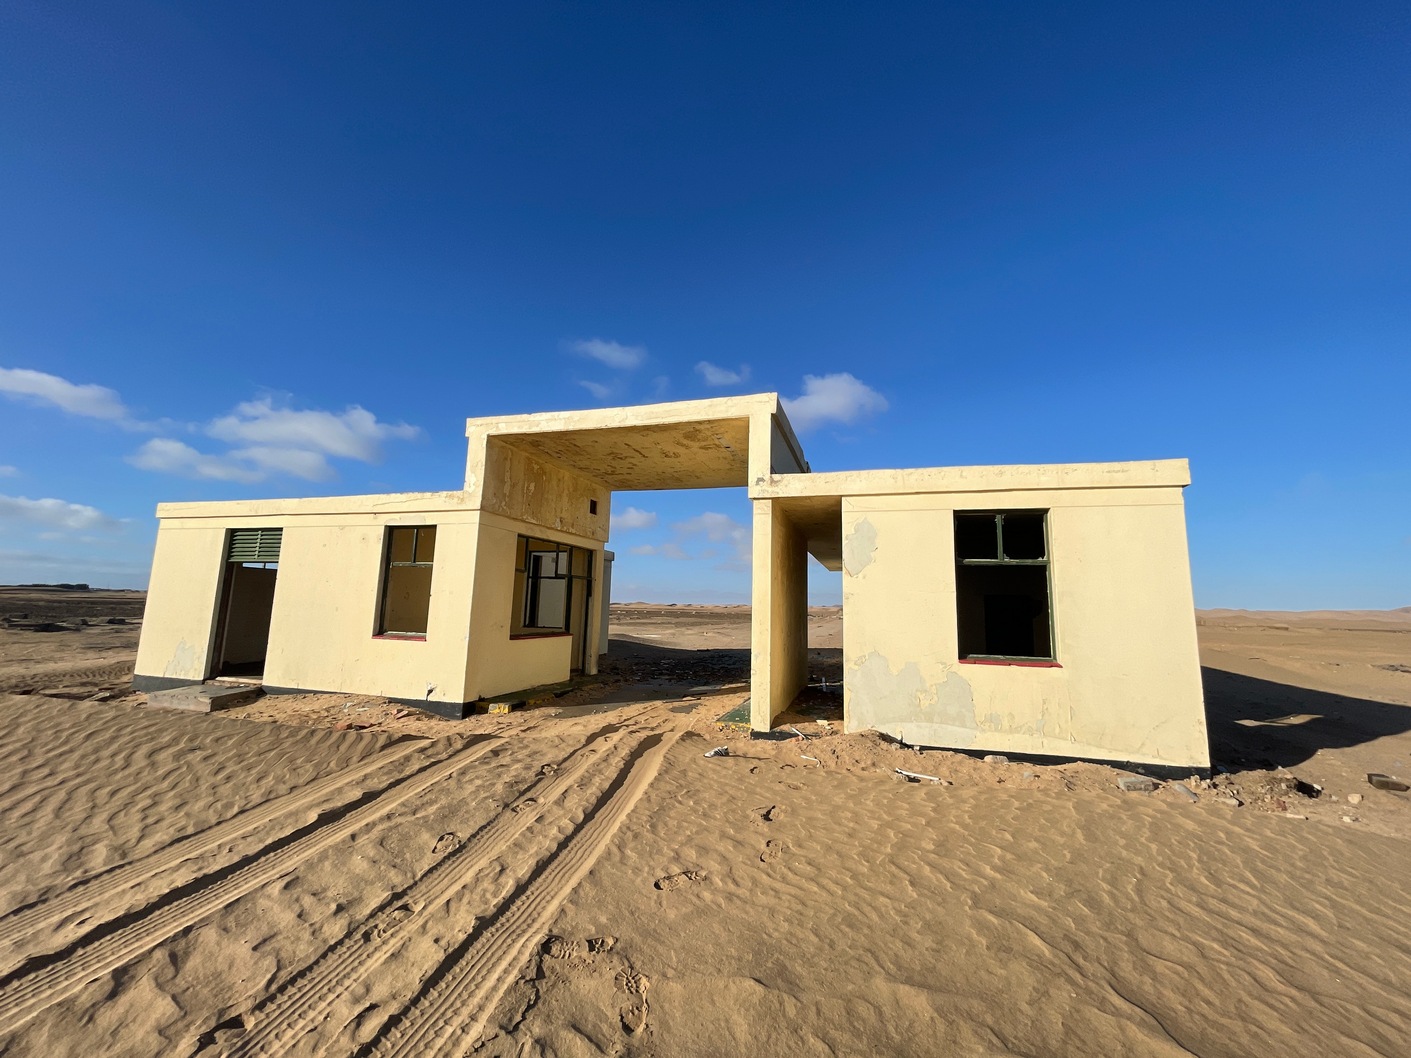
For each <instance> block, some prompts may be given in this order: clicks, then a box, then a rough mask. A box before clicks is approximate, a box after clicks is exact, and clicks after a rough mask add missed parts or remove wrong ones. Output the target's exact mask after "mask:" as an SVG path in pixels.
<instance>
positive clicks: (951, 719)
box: [845, 651, 978, 747]
mask: <svg viewBox="0 0 1411 1058" xmlns="http://www.w3.org/2000/svg"><path fill="white" fill-rule="evenodd" d="M845 679H846V682H847V692H848V711H849V713H850V714H851V715H852V716H854V717H858V718H865V726H867V727H875V728H877V729H879V730H890V729H892V728H893V727H895V726H896V725H906V726H907V727H908V728H912V727H915V726H917V725H921V726H924V727H926V728H928V729H931V730H935V731H938V732H939V731H940V730H941V729H944V732H945V738H946V739H947V742H946V744H948V745H953V746H957V747H964V746H968V745H970V743H971V742H973V741H974V739H975V735H976V732H977V729H978V725H977V724H976V721H975V695H974V692H973V691H972V690H971V687H970V682H969V681H968V680H967V679H966V678H965V677H964V676H962V675H961V674H960V673H959V672H956V671H955V670H953V669H952V670H950V671H948V672H947V673H946V675H945V679H943V680H941V681H940V682H939V683H928V682H927V681H926V678H925V677H924V676H922V675H921V669H920V668H919V667H918V666H917V664H916V662H914V661H908V662H907V663H906V664H905V665H903V666H902V667H901V668H900V669H899V670H897V671H896V672H893V671H892V666H891V663H890V662H889V661H888V660H887V659H886V658H885V657H883V656H882V655H881V654H879V653H877V652H876V651H873V652H872V653H870V654H868V655H866V656H865V657H864V658H863V659H862V661H861V662H859V663H858V664H857V665H856V666H855V667H853V668H851V669H849V670H848V672H847V673H846V676H845Z"/></svg>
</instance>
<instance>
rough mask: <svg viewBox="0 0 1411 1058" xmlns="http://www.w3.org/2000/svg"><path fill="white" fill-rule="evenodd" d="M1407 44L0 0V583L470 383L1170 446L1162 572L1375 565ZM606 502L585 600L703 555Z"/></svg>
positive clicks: (1285, 33)
mask: <svg viewBox="0 0 1411 1058" xmlns="http://www.w3.org/2000/svg"><path fill="white" fill-rule="evenodd" d="M1408 44H1411V11H1409V10H1408V9H1407V8H1406V6H1405V4H1404V3H1400V4H1393V3H1388V4H1376V3H1362V4H1344V5H1332V4H1325V3H1317V4H1313V3H1289V2H1281V3H1271V4H1255V3H1248V4H1235V5H1231V4H1205V3H1183V4H1130V3H1124V4H1096V3H1094V4H1081V3H1074V4H1064V5H1054V4H1037V3H1035V4H1020V3H1009V4H1006V3H993V2H992V3H984V4H980V3H976V4H944V3H926V4H914V5H908V4H887V3H879V4H867V5H862V4H849V5H843V4H826V3H820V4H787V5H785V4H768V3H764V4H753V3H752V4H738V5H717V4H656V5H641V4H633V5H628V4H568V3H554V4H545V3H533V2H527V3H518V4H498V5H480V4H446V5H436V4H420V5H386V4H357V3H338V4H327V5H317V4H302V5H289V4H263V3H248V4H228V5H218V4H184V5H178V4H170V5H161V4H149V3H142V2H140V0H130V2H126V3H123V4H105V3H84V4H81V5H80V4H66V3H62V2H55V3H43V4H41V3H38V2H33V0H18V2H12V3H8V4H6V5H4V7H3V8H0V582H13V581H17V580H20V581H31V580H87V581H91V582H93V583H97V584H105V585H114V586H141V585H143V584H144V583H145V578H146V570H147V566H148V563H149V561H150V555H151V547H152V541H153V538H154V534H155V523H154V520H153V517H152V510H153V507H154V505H155V504H156V503H157V502H158V501H159V500H166V499H224V498H239V497H258V496H297V495H317V494H339V493H362V492H379V491H398V490H412V489H439V488H452V487H457V486H458V485H459V483H460V481H461V477H462V472H463V464H464V445H465V442H464V436H463V420H464V419H465V418H466V417H467V416H474V415H493V414H500V413H513V412H524V411H536V410H549V409H557V408H575V407H591V406H594V405H598V404H619V403H621V404H631V403H642V402H649V401H651V400H654V399H687V398H693V397H704V396H711V395H719V394H725V393H733V392H751V391H757V390H777V391H779V392H780V393H781V394H783V395H784V396H785V397H786V398H788V399H790V400H798V399H800V398H802V399H803V401H804V403H803V404H802V405H797V404H796V405H794V407H795V409H796V425H798V426H799V427H800V433H801V435H802V439H803V441H804V445H805V448H806V450H807V452H808V455H809V458H810V460H811V462H812V463H813V466H814V467H815V468H816V469H820V470H827V469H848V468H856V467H873V466H935V465H953V464H974V463H1039V462H1062V461H1083V460H1109V459H1140V458H1157V457H1171V456H1185V457H1188V458H1190V460H1191V463H1192V472H1193V476H1194V485H1193V486H1192V487H1191V488H1190V489H1189V490H1188V491H1187V493H1186V500H1187V505H1188V518H1189V529H1190V539H1191V556H1192V563H1193V573H1194V578H1195V586H1196V599H1197V603H1198V604H1199V605H1202V606H1243V607H1270V608H1273V607H1279V608H1321V607H1392V606H1405V605H1411V460H1408V454H1411V452H1409V450H1411V430H1408V421H1411V417H1409V416H1408V413H1407V409H1408V405H1411V311H1408V309H1411V194H1408V189H1411V120H1409V119H1411V106H1408V103H1411V48H1408ZM701 365H706V366H701ZM616 506H617V509H618V512H619V514H621V513H623V512H624V511H625V509H626V508H627V507H628V506H630V507H632V508H633V509H634V510H635V511H637V512H639V513H637V514H634V515H631V516H630V517H629V518H628V519H627V520H626V522H620V523H619V525H618V527H617V529H616V530H615V532H614V537H613V541H612V546H613V547H614V549H615V550H616V551H617V552H618V554H619V556H620V559H619V566H618V567H617V582H616V590H615V592H614V595H615V597H616V598H618V599H630V598H656V599H675V600H678V601H688V600H689V601H725V602H729V601H744V599H745V598H746V597H747V590H748V572H747V568H746V567H745V566H744V565H743V564H742V563H741V562H740V561H738V558H739V548H740V545H741V540H742V539H744V538H747V528H746V527H747V525H748V509H747V507H748V505H747V502H746V501H745V499H744V497H743V494H742V493H739V492H729V491H726V492H704V493H694V494H690V493H687V494H676V493H672V494H658V493H642V494H635V495H630V496H629V495H622V496H619V497H618V498H617V503H616ZM742 531H744V532H745V533H746V537H742V536H741V532H742ZM837 591H838V582H837V579H836V575H827V574H820V575H819V576H818V577H817V578H816V582H815V592H816V595H817V597H818V598H819V599H822V600H827V599H829V598H830V597H832V598H836V595H837Z"/></svg>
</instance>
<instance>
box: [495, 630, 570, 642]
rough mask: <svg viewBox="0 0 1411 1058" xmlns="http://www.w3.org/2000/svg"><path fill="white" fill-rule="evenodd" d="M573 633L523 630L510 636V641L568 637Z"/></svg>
mask: <svg viewBox="0 0 1411 1058" xmlns="http://www.w3.org/2000/svg"><path fill="white" fill-rule="evenodd" d="M571 635H573V633H572V632H521V633H520V634H519V635H512V636H510V641H511V642H513V641H514V640H516V639H566V638H568V637H569V636H571Z"/></svg>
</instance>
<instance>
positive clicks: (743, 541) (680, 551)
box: [628, 511, 753, 570]
mask: <svg viewBox="0 0 1411 1058" xmlns="http://www.w3.org/2000/svg"><path fill="white" fill-rule="evenodd" d="M713 545H724V546H723V547H720V546H713ZM752 547H753V541H752V538H751V535H750V527H749V526H747V525H742V524H741V523H740V522H737V521H735V519H734V518H731V517H730V516H729V515H728V514H720V513H719V512H717V511H706V512H705V513H704V514H698V515H696V516H695V517H694V518H687V519H686V520H685V521H681V522H674V523H672V526H671V539H670V540H668V541H666V542H665V543H662V544H643V545H639V546H637V547H632V548H628V552H629V554H633V555H657V556H659V557H661V558H670V559H677V560H682V561H689V560H697V559H699V560H709V559H720V560H721V561H719V562H717V563H716V568H717V569H727V570H740V569H749V568H750V560H751V558H752V557H753V556H752ZM722 552H723V554H722Z"/></svg>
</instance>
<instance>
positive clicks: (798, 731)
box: [789, 724, 809, 742]
mask: <svg viewBox="0 0 1411 1058" xmlns="http://www.w3.org/2000/svg"><path fill="white" fill-rule="evenodd" d="M789 730H790V731H792V732H793V733H794V734H796V735H798V736H799V738H801V739H803V740H804V741H805V742H807V741H808V740H809V736H808V735H805V734H804V733H803V732H802V731H800V730H799V729H798V728H796V727H794V725H793V724H790V725H789Z"/></svg>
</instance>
